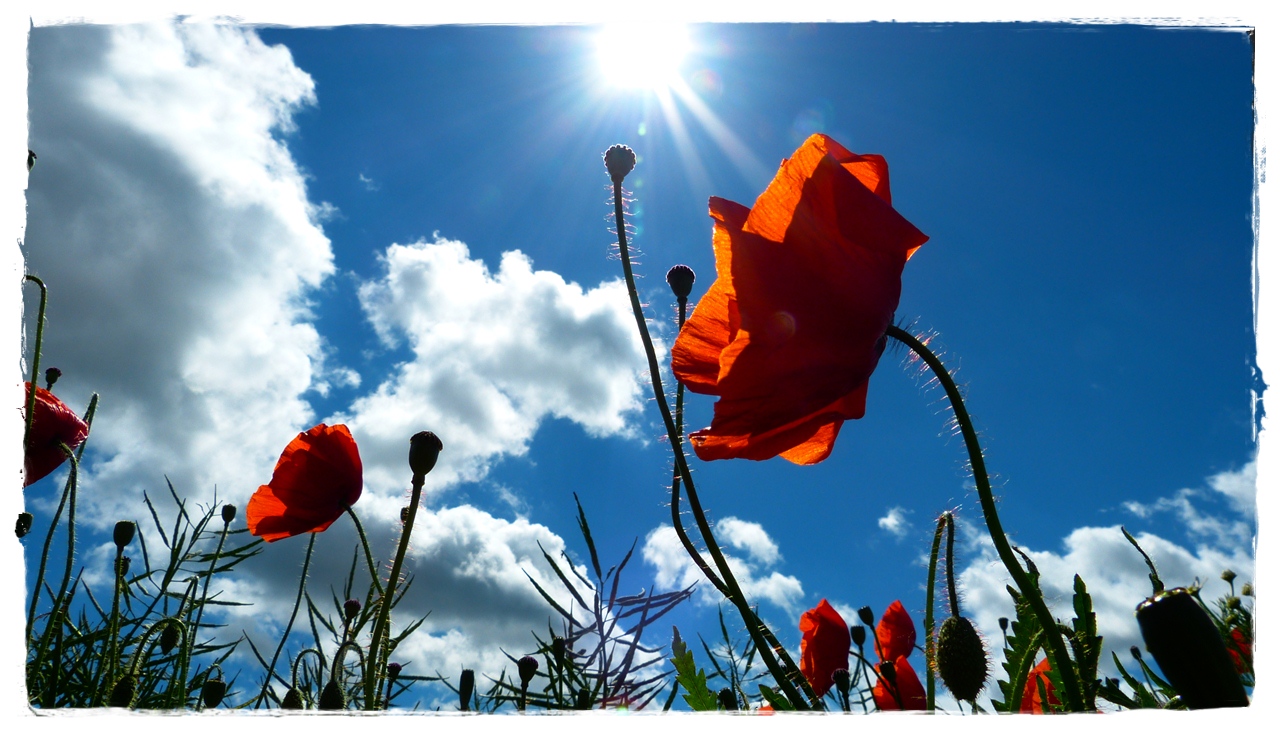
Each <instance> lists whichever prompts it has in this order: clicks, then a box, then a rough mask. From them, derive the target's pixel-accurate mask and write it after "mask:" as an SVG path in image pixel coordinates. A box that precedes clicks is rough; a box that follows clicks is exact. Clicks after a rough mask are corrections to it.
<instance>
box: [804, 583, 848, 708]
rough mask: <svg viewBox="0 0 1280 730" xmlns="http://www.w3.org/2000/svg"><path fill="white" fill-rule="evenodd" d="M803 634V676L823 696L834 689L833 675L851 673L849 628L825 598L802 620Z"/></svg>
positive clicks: (805, 614)
mask: <svg viewBox="0 0 1280 730" xmlns="http://www.w3.org/2000/svg"><path fill="white" fill-rule="evenodd" d="M800 633H801V634H802V636H801V637H800V673H801V674H803V675H804V677H805V679H807V680H809V684H810V685H811V686H812V687H813V691H814V692H816V693H818V695H819V696H822V695H824V694H826V693H827V690H829V689H831V685H832V684H833V682H834V680H833V679H832V678H831V675H832V674H833V673H834V672H835V671H836V670H837V669H845V670H848V669H849V645H850V644H851V643H852V639H851V637H850V636H849V626H848V624H846V623H845V622H844V619H843V618H841V617H840V614H839V613H838V612H837V611H836V610H835V608H833V607H832V606H831V604H830V603H827V599H825V598H824V599H822V601H821V602H820V603H818V605H817V607H815V608H812V609H810V610H808V611H805V612H804V614H803V615H801V616H800Z"/></svg>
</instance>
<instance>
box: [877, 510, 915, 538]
mask: <svg viewBox="0 0 1280 730" xmlns="http://www.w3.org/2000/svg"><path fill="white" fill-rule="evenodd" d="M910 513H911V510H909V509H905V508H903V507H891V508H890V509H889V512H888V513H887V514H885V516H884V517H881V518H880V519H879V520H877V521H876V524H877V525H879V526H880V529H881V530H884V531H886V532H888V533H890V534H892V535H893V536H894V537H896V538H898V539H899V540H901V539H902V538H904V537H906V535H907V533H908V532H910V531H911V528H912V525H911V521H910V520H908V519H907V515H908V514H910Z"/></svg>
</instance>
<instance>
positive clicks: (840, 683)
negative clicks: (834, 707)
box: [831, 669, 852, 710]
mask: <svg viewBox="0 0 1280 730" xmlns="http://www.w3.org/2000/svg"><path fill="white" fill-rule="evenodd" d="M831 682H832V683H833V684H834V685H835V686H836V692H839V693H840V705H841V707H843V708H844V709H845V710H848V709H849V690H850V689H852V684H851V682H850V681H849V670H848V669H837V670H835V671H834V672H832V673H831Z"/></svg>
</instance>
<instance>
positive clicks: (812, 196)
mask: <svg viewBox="0 0 1280 730" xmlns="http://www.w3.org/2000/svg"><path fill="white" fill-rule="evenodd" d="M710 209H711V217H712V218H713V219H714V221H715V230H714V233H713V235H712V245H713V246H714V247H715V254H716V275H717V278H716V281H715V283H714V284H712V285H711V288H710V290H708V291H707V293H706V294H705V295H704V296H703V297H702V300H701V301H700V302H698V306H697V308H696V309H694V312H693V315H692V316H691V317H690V318H689V320H688V321H687V322H686V323H685V326H684V328H683V329H682V330H681V332H680V335H679V336H678V337H677V338H676V343H675V345H674V347H673V348H672V351H671V367H672V369H673V371H674V372H675V374H676V377H677V378H678V379H679V380H680V382H682V383H684V385H685V387H687V388H688V389H689V390H691V391H693V392H695V393H702V394H704V395H718V396H720V400H719V401H717V402H716V404H715V415H714V417H713V418H712V420H711V426H710V427H709V428H705V429H703V430H701V431H698V432H696V433H694V434H692V435H691V436H690V441H692V442H693V448H694V452H695V453H697V455H698V456H699V457H700V458H702V459H704V460H711V459H730V458H744V459H756V460H762V459H769V458H772V457H774V456H779V455H780V456H782V457H783V458H785V459H787V460H789V461H792V462H794V463H797V464H814V463H817V462H819V461H822V460H823V459H825V458H827V456H828V455H829V454H830V453H831V447H832V444H834V443H835V438H836V434H837V433H838V432H839V431H840V426H841V424H842V423H843V422H844V421H845V420H846V419H849V418H861V417H862V415H863V413H864V412H865V410H866V397H867V379H868V378H869V377H870V376H871V372H872V371H873V370H874V369H875V367H876V363H877V362H878V361H879V360H880V353H881V352H883V351H884V346H885V330H886V329H887V328H888V327H889V325H890V324H892V321H893V314H894V311H895V310H896V309H897V308H898V296H899V293H900V291H901V288H902V281H901V278H902V267H903V265H904V264H905V263H906V260H907V259H908V258H910V257H911V254H912V253H914V252H915V250H916V249H917V248H919V247H920V245H921V244H923V243H924V242H925V241H927V240H928V237H927V236H925V235H924V234H923V233H921V232H920V231H919V230H917V229H916V227H915V226H913V225H911V223H909V222H908V221H907V220H906V219H905V218H903V217H902V216H901V215H899V214H898V212H897V211H895V210H894V209H893V206H892V205H891V201H890V196H889V167H888V165H887V164H886V163H885V161H884V158H883V157H880V156H879V155H857V154H854V153H852V152H850V151H848V150H847V149H845V148H844V147H842V146H840V144H839V143H837V142H836V141H835V140H833V139H831V138H830V137H827V136H825V135H821V134H815V135H813V136H812V137H810V138H809V139H807V140H805V142H804V144H803V145H801V147H800V149H798V150H796V152H795V154H793V155H792V156H791V159H789V160H787V161H785V162H783V163H782V167H781V168H780V169H779V170H778V174H777V176H775V177H774V179H773V182H772V183H770V184H769V187H768V188H767V189H766V190H765V191H764V193H763V194H762V195H761V196H760V197H759V198H757V199H756V203H755V205H754V206H753V207H751V208H749V209H748V208H746V207H744V206H741V205H739V204H737V203H734V202H731V201H728V200H724V199H722V198H711V201H710Z"/></svg>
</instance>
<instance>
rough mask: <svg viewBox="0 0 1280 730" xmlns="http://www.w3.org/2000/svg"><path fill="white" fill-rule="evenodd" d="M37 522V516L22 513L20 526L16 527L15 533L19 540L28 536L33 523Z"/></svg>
mask: <svg viewBox="0 0 1280 730" xmlns="http://www.w3.org/2000/svg"><path fill="white" fill-rule="evenodd" d="M34 520H35V516H34V515H32V514H31V513H30V512H21V513H19V514H18V524H17V525H16V526H15V527H14V532H15V533H16V534H17V535H18V537H19V538H23V537H26V536H27V533H28V532H31V523H32V522H33V521H34Z"/></svg>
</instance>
